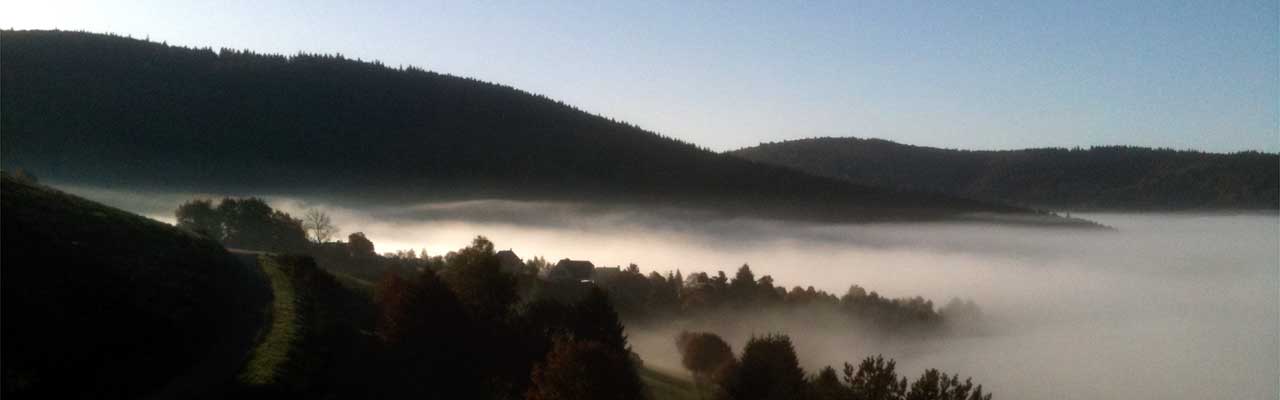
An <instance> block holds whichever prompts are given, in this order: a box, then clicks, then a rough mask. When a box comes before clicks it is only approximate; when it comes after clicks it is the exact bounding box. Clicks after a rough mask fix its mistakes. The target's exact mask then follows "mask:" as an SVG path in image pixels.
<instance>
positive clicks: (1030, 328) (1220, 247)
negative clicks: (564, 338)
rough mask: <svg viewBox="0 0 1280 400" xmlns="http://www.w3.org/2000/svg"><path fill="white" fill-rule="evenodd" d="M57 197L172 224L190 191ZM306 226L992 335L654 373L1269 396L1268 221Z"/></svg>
mask: <svg viewBox="0 0 1280 400" xmlns="http://www.w3.org/2000/svg"><path fill="white" fill-rule="evenodd" d="M70 191H72V192H76V193H79V194H82V195H85V196H87V197H90V198H94V199H97V200H100V201H104V202H107V203H109V204H113V205H116V206H119V207H122V208H125V209H128V210H131V211H135V212H139V213H142V214H146V215H150V216H153V217H155V218H159V219H162V220H166V221H172V210H173V208H175V207H176V206H177V204H178V203H179V202H181V201H182V200H185V199H187V198H190V196H185V195H158V196H157V195H154V194H148V195H141V196H140V195H132V194H127V193H120V192H112V191H105V190H97V189H91V188H83V187H73V188H70ZM271 201H272V203H273V205H275V206H276V207H278V208H282V209H284V210H286V211H289V212H291V213H294V214H295V215H299V214H301V212H300V210H302V209H303V208H305V207H319V208H322V209H325V210H327V211H328V212H329V213H330V215H332V216H333V217H334V220H335V222H336V223H337V224H338V225H339V227H340V228H341V229H342V235H343V237H345V234H347V233H350V232H355V231H363V232H364V233H365V234H367V235H368V236H369V238H370V239H372V240H373V241H374V243H376V244H377V246H378V250H379V251H380V252H381V251H389V250H395V249H409V248H413V249H423V248H425V249H427V250H428V251H429V252H430V253H431V254H433V255H435V254H443V253H444V252H446V251H448V250H451V249H456V248H459V247H462V246H464V245H466V244H467V243H468V242H469V240H470V239H471V238H472V237H474V236H475V235H485V236H487V237H489V238H490V239H491V240H493V241H494V243H495V244H496V245H497V246H498V247H499V248H502V249H507V248H511V249H514V250H515V251H516V253H517V254H519V255H520V256H521V257H524V258H529V257H531V256H539V255H540V256H543V257H545V258H547V259H548V260H551V261H553V262H554V260H558V259H560V258H565V257H568V258H574V259H587V260H591V261H592V262H594V263H595V264H596V265H597V266H603V265H610V266H612V265H626V264H627V263H633V262H634V263H636V264H639V265H640V267H641V269H642V270H644V271H645V272H646V273H647V272H648V271H651V270H658V271H668V270H674V269H676V268H679V269H681V270H682V271H684V272H685V274H686V275H687V274H688V273H689V272H692V271H715V270H724V271H725V272H726V273H727V274H730V275H732V273H733V272H734V270H735V269H736V268H737V267H738V266H740V265H742V264H743V263H749V264H750V265H751V267H752V269H753V270H754V271H755V273H756V276H757V277H759V276H761V275H766V274H767V275H772V276H773V278H774V280H775V282H777V283H778V284H780V285H785V286H787V287H791V286H796V285H800V286H809V285H812V286H814V287H816V288H819V289H823V290H826V291H829V292H832V293H835V294H837V295H839V294H843V293H844V292H845V290H846V289H847V288H848V287H849V285H850V284H855V283H856V284H859V285H861V286H863V287H866V288H868V289H869V290H875V291H878V292H880V293H881V294H883V295H887V296H891V297H899V296H915V295H921V296H924V297H926V298H929V299H933V300H934V303H935V304H936V305H941V304H944V303H945V302H946V301H947V300H948V299H949V298H951V297H963V298H971V299H973V300H974V301H976V302H977V303H978V304H979V305H980V306H981V307H982V309H983V311H984V312H985V314H986V316H987V319H988V320H989V322H990V328H991V331H990V334H987V335H983V336H977V337H955V338H945V339H936V340H928V341H891V342H885V341H873V340H868V339H865V338H864V336H863V335H860V334H858V333H857V332H856V331H852V330H847V329H841V328H838V326H840V325H841V324H838V323H831V322H830V321H822V320H818V319H819V318H821V316H794V317H792V318H787V321H786V322H779V320H778V319H773V318H761V319H760V320H758V321H737V322H735V323H703V324H700V325H698V326H683V325H675V324H673V325H672V326H666V327H652V328H639V327H633V328H631V329H629V334H630V336H631V341H632V343H633V346H634V348H635V349H636V350H637V352H639V353H640V354H641V355H642V356H643V357H644V358H645V360H646V362H647V363H648V364H649V365H654V366H658V367H662V368H667V369H672V370H677V371H678V370H679V363H678V361H677V360H678V358H677V356H676V354H675V347H674V345H673V344H672V343H673V335H674V333H675V332H677V331H678V330H679V329H681V328H686V327H691V328H701V329H712V330H717V331H718V332H717V333H720V334H721V335H723V336H725V338H726V339H727V340H729V341H730V342H731V344H732V345H733V346H734V347H735V351H740V350H741V346H742V344H743V343H744V342H745V340H746V338H747V337H749V335H751V334H752V333H766V332H783V333H787V334H789V335H791V337H792V339H793V341H794V343H795V345H796V347H797V350H798V351H799V353H800V357H801V360H802V363H804V364H805V367H806V368H807V370H809V371H814V370H816V369H817V368H820V367H821V366H824V365H829V364H830V365H836V366H837V367H838V366H839V364H840V363H843V362H845V361H850V362H855V363H856V361H857V360H859V359H861V358H862V357H864V356H866V355H872V354H884V355H885V356H887V357H892V358H895V359H897V361H898V365H899V371H900V373H905V374H906V376H909V377H911V378H913V379H914V378H915V377H916V376H917V375H918V374H919V373H920V372H921V371H922V370H923V369H924V368H928V367H935V368H939V369H942V370H944V371H949V372H958V373H960V374H961V375H963V376H972V377H973V378H974V381H976V382H979V383H982V384H983V385H985V387H986V388H987V389H989V390H991V391H993V392H994V393H995V394H996V397H997V398H1001V399H1093V398H1117V399H1157V398H1160V399H1167V398H1187V399H1191V398H1219V399H1276V398H1277V397H1278V395H1280V378H1277V377H1280V335H1278V333H1277V332H1278V331H1280V218H1277V216H1276V215H1275V214H1267V215H1261V214H1254V215H1187V214H1176V215H1152V214H1145V215H1130V214H1091V215H1077V216H1080V217H1084V218H1087V219H1091V220H1094V221H1097V222H1101V223H1103V224H1106V225H1109V226H1112V227H1115V228H1116V229H1117V231H1115V232H1083V231H1072V230H1044V229H1033V228H1016V227H1002V226H984V225H949V224H898V225H894V224H885V225H821V224H807V223H781V222H772V221H759V220H744V219H731V220H723V219H715V218H711V217H708V216H706V215H702V214H698V213H686V212H678V211H672V210H665V211H657V212H634V211H633V212H610V211H607V210H601V209H597V208H593V207H581V206H574V205H568V204H531V203H511V202H502V201H476V202H463V203H450V204H428V205H420V206H415V207H401V208H379V209H359V210H358V209H353V208H344V207H338V206H333V205H324V204H304V203H302V202H299V201H296V200H291V199H287V198H271Z"/></svg>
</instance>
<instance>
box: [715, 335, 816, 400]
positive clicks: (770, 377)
mask: <svg viewBox="0 0 1280 400" xmlns="http://www.w3.org/2000/svg"><path fill="white" fill-rule="evenodd" d="M724 389H725V394H726V395H727V396H728V398H730V399H733V400H756V399H761V400H764V399H768V400H775V399H777V400H781V399H795V398H803V397H805V395H806V394H807V393H806V389H807V386H806V381H805V374H804V370H803V369H801V368H800V361H799V360H798V359H797V358H796V351H795V348H794V347H792V345H791V338H790V337H787V336H786V335H772V334H771V335H766V336H760V337H752V338H751V339H750V340H748V341H747V345H746V346H745V347H744V348H743V350H742V359H741V361H739V362H738V366H737V368H735V370H734V372H733V373H732V374H731V375H730V377H729V379H728V382H726V384H725V388H724Z"/></svg>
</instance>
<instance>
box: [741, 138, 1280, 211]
mask: <svg viewBox="0 0 1280 400" xmlns="http://www.w3.org/2000/svg"><path fill="white" fill-rule="evenodd" d="M730 154H733V155H736V156H739V157H742V158H744V159H749V160H754V161H759V162H764V163H770V164H775V165H779V166H786V167H791V168H795V169H798V170H801V171H805V172H808V173H812V174H816V175H822V176H826V177H831V178H838V179H843V180H846V181H849V182H851V183H856V184H863V185H873V186H880V187H885V188H891V189H899V190H913V191H929V192H936V193H944V194H948V195H953V196H962V197H967V198H973V199H980V200H985V201H1001V202H1006V203H1010V204H1018V205H1025V206H1030V207H1038V208H1050V209H1069V210H1089V209H1094V210H1098V209H1103V210H1108V209H1109V210H1152V211H1174V210H1202V211H1203V210H1276V209H1280V156H1277V155H1276V154H1267V153H1259V152H1241V153H1233V154H1214V153H1204V152H1197V151H1177V150H1168V149H1150V148H1143V147H1126V146H1111V147H1093V148H1089V149H1056V148H1044V149H1025V150H1010V151H966V150H951V149H939V148H932V147H921V146H911V145H904V144H898V143H894V142H890V141H886V140H878V139H858V138H818V139H804V140H793V141H786V142H779V143H765V144H761V145H759V146H755V147H749V148H744V149H740V150H735V151H733V152H731V153H730Z"/></svg>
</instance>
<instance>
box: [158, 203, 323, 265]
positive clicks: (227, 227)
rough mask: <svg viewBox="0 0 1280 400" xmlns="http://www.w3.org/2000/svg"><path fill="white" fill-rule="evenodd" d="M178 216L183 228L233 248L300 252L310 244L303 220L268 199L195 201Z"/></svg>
mask: <svg viewBox="0 0 1280 400" xmlns="http://www.w3.org/2000/svg"><path fill="white" fill-rule="evenodd" d="M174 216H175V217H177V225H178V227H179V228H185V229H188V230H190V231H192V232H196V233H199V234H202V235H205V236H208V237H209V238H212V239H214V240H217V241H220V242H222V243H223V244H224V245H226V246H227V247H231V248H240V249H250V250H265V251H273V252H297V251H302V250H305V249H306V248H307V245H308V241H307V234H306V231H305V230H304V228H303V226H302V220H299V219H296V218H294V217H292V216H290V215H289V214H288V213H285V212H283V211H278V210H273V209H272V208H271V206H270V205H268V204H267V202H266V201H263V200H262V199H259V198H256V197H249V198H230V197H228V198H224V199H222V200H221V201H220V202H218V203H217V204H216V205H215V204H214V203H213V201H211V200H201V199H197V200H192V201H189V202H186V203H183V204H182V205H180V206H178V210H177V211H176V212H175V213H174Z"/></svg>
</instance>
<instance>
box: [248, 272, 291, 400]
mask: <svg viewBox="0 0 1280 400" xmlns="http://www.w3.org/2000/svg"><path fill="white" fill-rule="evenodd" d="M258 265H259V266H261V267H262V271H263V273H265V274H266V276H267V278H268V279H269V280H270V281H271V295H272V301H271V309H270V320H271V324H270V325H268V326H267V327H266V328H267V330H266V332H265V335H264V336H263V339H262V340H261V341H260V342H259V343H258V345H257V346H255V347H254V349H253V353H252V355H251V356H250V358H249V362H248V363H247V364H245V368H244V371H243V372H242V373H241V374H240V381H241V382H244V383H245V384H247V385H250V386H258V385H271V384H274V383H277V382H279V381H280V380H281V377H282V374H283V367H284V366H285V364H286V363H287V362H288V361H289V359H290V358H291V356H293V355H294V354H295V353H296V352H297V351H298V348H297V344H298V341H299V339H300V338H301V335H302V334H303V321H301V319H300V318H301V315H299V314H298V308H299V304H298V303H299V302H301V301H302V299H301V298H299V297H298V293H297V291H296V290H294V286H293V282H292V279H291V278H290V276H289V274H288V273H286V272H285V270H284V268H282V267H281V266H280V264H279V263H278V262H277V261H276V260H275V258H273V257H270V256H265V255H264V256H259V257H258Z"/></svg>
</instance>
